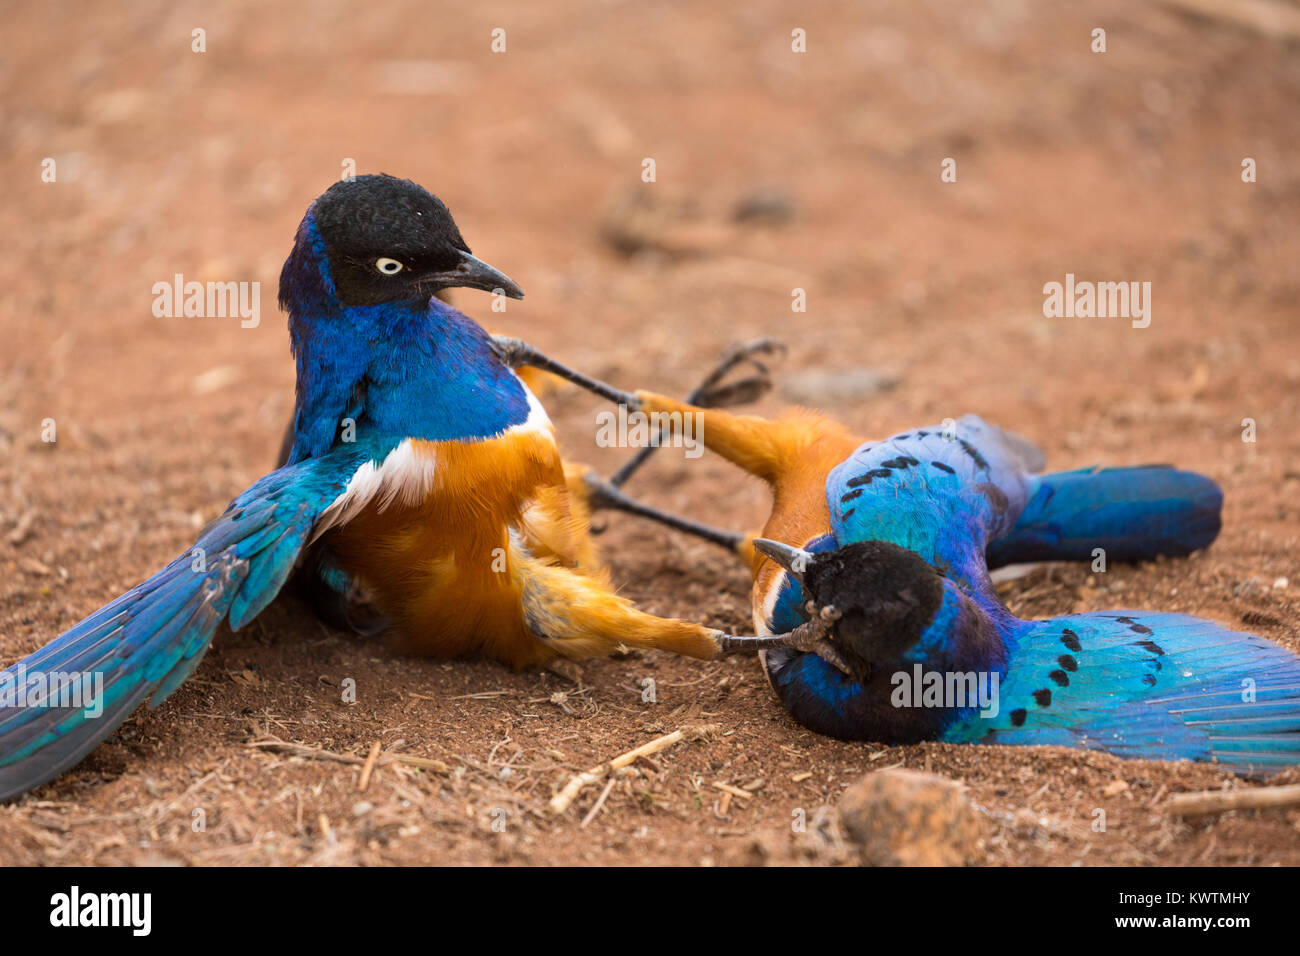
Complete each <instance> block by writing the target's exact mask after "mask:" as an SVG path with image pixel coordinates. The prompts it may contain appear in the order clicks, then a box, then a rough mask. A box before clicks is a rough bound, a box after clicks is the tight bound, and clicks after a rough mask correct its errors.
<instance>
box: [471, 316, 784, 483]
mask: <svg viewBox="0 0 1300 956" xmlns="http://www.w3.org/2000/svg"><path fill="white" fill-rule="evenodd" d="M492 347H493V349H494V350H495V351H496V353H497V356H498V357H499V358H500V359H501V361H502V362H504V363H505V364H506V365H508V366H509V367H510V368H520V367H522V366H525V365H527V366H530V367H532V368H536V369H541V370H542V371H543V372H550V373H551V374H552V375H557V376H559V377H560V378H562V379H565V380H567V381H570V382H572V383H573V384H574V385H577V386H579V387H580V388H583V389H586V390H587V391H589V392H591V393H592V394H594V395H599V396H600V397H601V398H604V399H608V400H609V401H611V402H614V403H615V404H618V405H626V406H627V408H628V409H629V410H632V411H638V410H640V408H641V399H639V398H637V396H636V395H634V394H632V393H631V392H625V391H623V390H622V389H618V388H615V387H614V386H612V385H609V384H607V383H605V382H602V381H600V380H599V379H596V378H592V377H591V376H590V375H584V374H583V373H582V372H579V371H577V370H576V369H571V368H569V367H568V366H567V365H564V364H562V363H561V362H557V361H556V360H555V359H553V358H551V357H550V356H548V355H546V354H544V353H543V352H541V351H539V350H538V349H536V348H534V347H533V346H531V345H529V344H528V343H527V342H525V341H523V340H522V339H517V338H514V337H513V336H509V335H493V336H492ZM783 348H784V346H782V345H781V344H780V343H779V342H777V341H776V340H775V339H771V338H766V339H756V340H755V341H753V342H747V343H744V344H741V345H737V346H733V347H732V348H731V350H730V351H728V353H727V354H726V356H724V357H723V360H722V361H721V362H720V363H718V365H717V366H716V367H715V368H714V369H713V371H711V372H710V373H709V374H708V376H707V377H706V378H705V379H704V381H703V382H701V383H700V384H699V385H698V386H696V388H695V389H694V391H692V392H691V394H690V395H689V396H688V397H687V403H688V404H691V405H694V406H696V407H698V408H724V407H726V406H728V405H737V404H740V403H742V402H752V401H753V400H754V399H756V398H758V397H759V396H760V395H762V394H763V393H764V392H766V391H767V390H768V389H769V388H771V387H772V382H771V378H770V377H769V375H768V371H767V366H765V365H764V364H763V363H762V362H760V361H758V360H757V359H755V358H754V356H755V355H760V354H771V353H775V352H778V351H780V350H781V349H783ZM746 361H748V362H749V363H750V364H752V365H753V366H754V367H755V368H756V369H757V373H756V374H754V375H751V376H749V377H748V378H743V379H740V380H739V381H736V382H730V383H726V384H723V383H722V379H723V377H724V376H725V375H726V374H727V373H728V372H730V371H731V370H732V369H733V368H735V367H736V366H737V365H739V364H740V363H741V362H746ZM653 447H654V445H653V444H652V445H651V446H650V447H649V448H645V449H642V454H643V455H644V453H646V452H648V451H651V450H653ZM639 457H640V456H639ZM645 457H648V455H645ZM641 460H642V461H643V460H644V458H643V457H642V458H641ZM636 467H639V462H638V464H637V466H636ZM636 467H631V468H628V467H626V466H625V468H624V469H623V471H626V474H625V475H624V474H623V471H620V475H622V477H621V478H620V479H619V480H617V481H615V482H614V484H615V486H618V485H621V484H622V483H623V482H624V481H626V480H627V479H628V478H629V477H631V474H632V472H633V471H635V470H636Z"/></svg>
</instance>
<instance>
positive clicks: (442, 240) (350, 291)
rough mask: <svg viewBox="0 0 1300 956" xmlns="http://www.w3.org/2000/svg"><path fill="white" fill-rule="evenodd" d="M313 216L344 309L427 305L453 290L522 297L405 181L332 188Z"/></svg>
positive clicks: (434, 200)
mask: <svg viewBox="0 0 1300 956" xmlns="http://www.w3.org/2000/svg"><path fill="white" fill-rule="evenodd" d="M314 214H315V218H316V226H317V228H318V229H319V230H320V234H321V238H322V239H323V240H324V242H325V253H326V256H327V257H328V258H329V267H330V273H331V275H332V276H333V279H334V288H335V290H336V291H337V293H338V298H339V301H340V302H341V303H342V304H343V305H347V306H354V305H377V304H378V303H381V302H395V301H403V300H422V299H428V298H429V297H430V296H431V295H433V293H435V292H437V291H438V290H439V289H446V288H450V287H453V286H466V287H468V288H471V289H483V290H485V291H487V292H495V291H498V290H500V292H501V293H502V294H504V295H506V296H509V297H510V298H512V299H522V298H523V297H524V293H523V290H521V289H520V288H519V286H517V285H515V283H514V282H512V281H511V280H510V279H509V278H508V277H507V276H506V275H504V274H503V273H501V272H499V271H497V270H496V269H494V268H493V267H492V266H490V265H488V264H487V263H486V262H483V261H482V260H480V259H476V258H475V257H474V256H472V255H471V254H470V251H469V246H467V245H466V244H465V240H464V239H462V238H461V235H460V230H459V229H457V228H456V223H455V221H454V220H453V219H452V218H451V213H450V212H448V211H447V207H446V206H445V205H443V202H442V200H440V199H439V198H438V197H437V196H435V195H433V194H432V193H431V192H429V191H428V190H426V189H424V188H423V187H422V186H418V185H416V184H415V183H413V182H411V181H410V180H409V179H398V178H396V177H395V176H387V175H378V176H358V177H356V179H353V180H345V181H342V182H337V183H335V184H334V185H333V186H331V187H330V188H329V189H327V190H326V191H325V193H324V194H323V195H322V196H321V197H320V198H319V199H317V200H316V204H315V207H314Z"/></svg>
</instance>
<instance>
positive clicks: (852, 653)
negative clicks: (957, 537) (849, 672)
mask: <svg viewBox="0 0 1300 956" xmlns="http://www.w3.org/2000/svg"><path fill="white" fill-rule="evenodd" d="M754 547H755V548H757V549H758V550H759V551H761V552H762V553H763V554H765V555H767V556H768V557H770V558H772V559H773V560H774V561H776V562H777V563H778V564H780V565H781V566H782V567H784V568H785V569H786V570H787V571H789V572H790V573H791V574H793V575H794V576H795V577H796V578H798V579H799V581H800V583H801V584H802V586H803V593H804V597H805V599H806V600H807V601H808V602H809V605H808V607H807V610H808V611H809V613H810V614H813V615H820V616H822V617H823V619H827V620H833V622H834V624H833V626H832V629H831V631H832V634H831V638H832V640H833V641H834V642H835V644H836V645H838V647H839V648H840V649H842V650H843V651H844V652H845V655H846V656H847V657H848V658H849V659H850V661H851V662H853V663H856V664H861V665H864V671H869V670H870V668H872V667H873V666H878V665H879V666H884V665H892V664H893V663H894V662H896V661H897V659H898V657H899V655H900V654H901V653H902V652H903V651H905V650H906V649H907V648H909V647H911V646H912V645H913V644H915V643H916V642H917V641H918V640H920V637H921V633H922V632H923V631H924V630H925V629H926V627H928V626H929V625H930V623H931V622H932V621H933V620H934V616H935V613H936V612H937V611H938V610H939V607H940V605H941V604H942V603H943V593H944V588H943V576H942V575H941V574H940V573H939V571H938V570H937V569H936V568H935V567H934V566H933V565H931V564H930V563H929V562H928V561H926V560H925V559H924V558H922V557H921V556H920V555H919V554H917V553H916V552H915V551H909V550H908V549H907V548H900V547H898V546H897V545H894V544H890V543H888V542H886V541H858V542H854V543H853V544H849V545H845V546H844V547H842V548H839V549H838V550H835V551H831V552H827V553H821V554H813V553H810V552H807V551H801V550H799V549H797V548H791V547H789V546H787V545H783V544H780V543H778V542H775V541H768V540H767V539H765V538H758V539H756V540H755V541H754Z"/></svg>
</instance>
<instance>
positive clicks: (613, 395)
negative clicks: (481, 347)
mask: <svg viewBox="0 0 1300 956" xmlns="http://www.w3.org/2000/svg"><path fill="white" fill-rule="evenodd" d="M492 348H493V349H494V350H495V351H496V353H497V356H498V357H499V358H500V359H501V361H502V362H504V363H505V364H506V365H507V366H509V367H510V368H520V367H521V366H524V365H528V366H531V367H532V368H536V369H541V370H542V371H543V372H550V373H551V374H552V375H558V376H559V377H560V378H562V379H566V380H568V381H570V382H572V383H573V384H574V385H577V386H579V387H580V388H584V389H586V390H587V391H589V392H591V393H593V394H595V395H599V396H600V397H601V398H604V399H608V400H609V401H611V402H613V403H614V404H616V405H626V406H627V407H628V408H629V409H633V410H636V409H639V408H640V407H641V400H640V399H639V398H637V397H636V396H635V395H633V394H632V393H631V392H624V391H622V390H621V389H617V388H615V387H614V386H612V385H607V384H605V383H604V382H602V381H600V380H599V379H595V378H592V377H591V376H589V375H583V374H582V373H581V372H579V371H577V370H575V369H571V368H569V367H568V366H567V365H562V364H561V363H559V362H557V361H555V359H553V358H550V357H549V356H547V355H544V354H543V353H541V352H539V351H538V350H537V349H535V348H533V347H532V346H531V345H529V344H528V343H527V342H525V341H523V340H522V339H516V338H513V337H512V336H509V335H494V336H492Z"/></svg>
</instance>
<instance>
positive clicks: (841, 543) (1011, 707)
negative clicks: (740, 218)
mask: <svg viewBox="0 0 1300 956" xmlns="http://www.w3.org/2000/svg"><path fill="white" fill-rule="evenodd" d="M638 399H639V400H640V403H641V406H642V407H643V408H645V409H648V410H659V411H663V412H671V411H678V412H683V413H684V412H688V411H689V412H691V413H692V414H695V415H698V416H700V417H699V420H698V422H697V425H696V427H697V429H699V430H700V434H701V435H702V437H703V439H704V442H705V444H706V445H707V446H708V447H709V448H710V449H712V450H714V451H717V452H719V453H721V454H722V455H723V456H725V457H726V458H727V459H729V460H730V461H732V462H734V463H735V464H737V465H740V466H741V467H742V468H744V469H745V470H747V471H749V472H751V473H753V474H755V475H757V476H759V477H761V478H763V479H765V480H766V481H767V482H768V483H769V484H770V485H771V487H772V490H773V493H774V502H773V508H772V514H771V517H770V518H769V520H768V522H767V524H766V526H765V527H764V529H763V537H761V538H757V539H754V538H752V537H751V536H745V535H733V536H731V538H730V541H729V542H728V543H729V544H730V545H731V546H733V547H734V548H735V549H736V550H737V551H738V552H739V553H741V554H742V555H743V554H745V553H747V551H748V550H749V548H750V547H751V546H752V548H753V550H754V551H756V552H757V555H756V556H755V558H754V561H753V570H754V578H755V580H754V590H753V595H752V597H753V608H754V624H755V628H756V629H757V630H758V632H759V633H776V632H787V633H792V632H793V633H798V632H800V631H801V632H802V646H783V647H777V648H771V649H767V650H765V651H764V653H763V663H764V667H765V669H766V671H767V674H768V677H769V679H770V681H771V683H772V686H773V688H774V689H775V691H776V693H777V694H778V696H779V697H780V699H781V701H782V703H783V705H784V706H785V707H786V709H787V710H788V711H789V712H790V713H791V714H792V715H793V716H794V717H795V718H796V719H797V720H799V721H800V722H801V723H803V724H804V725H805V726H807V727H809V728H811V729H813V730H815V731H818V732H819V733H823V734H827V735H830V736H833V737H838V738H842V739H847V740H874V741H880V742H884V743H913V742H917V741H922V740H940V741H947V742H952V743H997V744H1055V745H1063V746H1072V747H1082V748H1090V749H1097V750H1104V751H1107V752H1110V753H1114V754H1118V755H1120V756H1123V757H1132V758H1150V759H1169V760H1174V759H1186V760H1201V761H1218V762H1219V763H1221V764H1222V765H1224V766H1225V767H1226V768H1228V769H1231V770H1234V771H1238V772H1263V771H1267V770H1269V769H1272V768H1277V767H1280V766H1287V765H1292V764H1297V763H1300V658H1297V656H1296V655H1295V654H1293V653H1292V652H1290V651H1289V650H1286V649H1285V648H1283V647H1280V646H1278V645H1276V644H1273V643H1272V642H1270V641H1268V640H1266V639H1264V638H1262V637H1259V636H1257V635H1254V634H1245V633H1241V632H1237V631H1233V630H1229V629H1228V628H1226V627H1223V626H1222V625H1220V624H1216V623H1214V622H1212V621H1208V620H1203V619H1200V618H1196V617H1190V616H1187V615H1183V614H1170V613H1161V612H1157V611H1134V610H1130V611H1123V610H1121V611H1108V612H1095V613H1085V614H1072V615H1065V616H1061V617H1054V618H1050V619H1048V620H1043V621H1026V620H1021V619H1019V618H1017V617H1016V616H1014V615H1013V614H1011V612H1010V611H1008V610H1007V609H1006V607H1004V606H1003V605H1002V603H1001V602H1000V601H999V599H998V597H997V594H996V592H995V590H994V587H993V584H992V583H991V580H990V577H989V569H990V568H991V567H997V566H1001V565H1005V564H1010V563H1016V562H1026V561H1044V560H1089V559H1092V558H1093V557H1094V556H1095V554H1096V551H1095V549H1098V548H1101V549H1104V552H1105V554H1106V556H1107V558H1108V559H1109V560H1112V561H1113V560H1121V561H1123V560H1129V561H1135V560H1142V559H1151V558H1154V557H1155V556H1157V555H1185V554H1188V553H1190V552H1192V551H1194V550H1198V549H1200V548H1204V547H1206V546H1208V545H1209V544H1210V543H1211V542H1212V541H1213V540H1214V538H1215V537H1216V536H1217V534H1218V531H1219V527H1220V516H1219V513H1220V508H1221V506H1222V493H1221V492H1220V490H1219V488H1218V486H1217V485H1216V484H1215V483H1214V482H1213V481H1211V480H1210V479H1209V478H1206V477H1204V476H1202V475H1198V474H1194V473H1190V472H1186V471H1180V470H1176V469H1174V468H1170V467H1165V466H1148V467H1137V468H1108V469H1083V470H1079V471H1069V472H1063V473H1056V474H1039V473H1038V472H1039V471H1041V469H1042V466H1043V458H1042V455H1041V453H1040V452H1039V451H1038V449H1037V448H1035V447H1034V446H1033V445H1031V444H1030V443H1029V442H1027V441H1026V440H1024V439H1022V438H1020V437H1018V436H1016V435H1013V434H1011V433H1009V432H1005V431H1002V430H1000V429H998V428H995V427H993V426H990V425H988V424H986V423H985V422H983V421H982V420H980V419H979V418H977V417H974V416H966V417H965V418H962V419H960V420H958V421H951V420H950V421H948V422H946V423H945V424H944V425H941V426H933V427H928V428H921V429H917V430H914V431H910V432H906V433H903V434H899V435H895V436H894V437H892V438H888V439H885V440H883V441H870V442H862V441H861V440H860V439H858V438H855V437H853V436H851V435H850V434H849V433H848V432H847V431H846V430H845V429H844V428H843V427H842V426H841V425H839V424H838V423H836V422H834V421H831V420H829V419H827V418H825V417H822V416H819V415H816V414H813V413H797V414H794V415H793V416H791V417H789V418H786V419H783V420H780V421H765V420H763V419H760V418H756V417H753V416H739V415H732V414H729V413H726V412H720V411H716V410H708V411H704V410H690V409H687V408H685V407H684V406H683V405H682V403H680V402H674V401H673V400H671V399H667V398H664V397H662V396H657V395H654V394H652V393H648V392H640V393H638ZM610 496H611V497H612V496H613V493H612V492H611V493H610ZM643 513H644V511H643ZM651 516H653V515H651ZM687 530H689V529H687ZM787 542H788V543H787ZM787 643H788V644H789V645H795V644H797V643H799V642H787ZM932 673H933V674H936V675H938V680H939V682H940V683H939V684H938V685H937V686H944V687H951V688H952V689H953V690H958V693H957V694H956V695H955V696H953V697H951V698H943V697H939V698H931V699H930V700H928V701H925V700H923V698H922V694H921V687H920V686H913V685H915V684H917V681H916V676H917V675H918V674H919V675H921V678H922V680H921V683H922V684H924V685H925V686H928V687H931V688H932V687H935V686H936V684H935V679H934V678H930V677H929V676H928V675H930V674H932ZM900 675H901V676H900ZM972 677H974V678H975V679H976V680H979V679H983V680H984V681H986V684H985V686H986V687H987V686H989V685H990V683H991V681H992V680H993V679H996V680H997V682H998V683H997V688H998V694H997V706H996V708H993V709H994V710H995V711H996V712H994V713H990V712H989V711H990V708H988V707H986V706H984V705H982V704H980V703H977V702H976V701H975V700H974V699H973V698H974V697H975V694H974V693H972V694H971V695H970V697H969V698H968V697H965V696H964V692H965V690H967V689H970V690H972V691H974V685H972V684H971V680H970V679H971V678H972ZM904 685H906V688H905V687H904ZM904 689H906V690H907V692H908V693H913V692H914V696H913V697H912V698H911V699H910V700H909V698H908V696H907V694H904V693H903V691H904ZM931 702H932V703H935V706H927V705H925V704H927V703H931Z"/></svg>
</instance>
